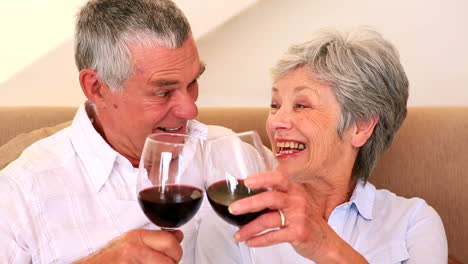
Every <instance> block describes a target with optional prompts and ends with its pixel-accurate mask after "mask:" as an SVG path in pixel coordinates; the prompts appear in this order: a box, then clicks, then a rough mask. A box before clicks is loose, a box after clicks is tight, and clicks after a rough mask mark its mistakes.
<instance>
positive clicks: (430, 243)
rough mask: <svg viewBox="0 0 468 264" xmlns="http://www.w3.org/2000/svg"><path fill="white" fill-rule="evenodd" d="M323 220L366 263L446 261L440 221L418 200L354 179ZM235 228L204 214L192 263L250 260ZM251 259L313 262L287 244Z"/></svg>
mask: <svg viewBox="0 0 468 264" xmlns="http://www.w3.org/2000/svg"><path fill="white" fill-rule="evenodd" d="M328 224H329V225H330V226H331V227H332V228H333V229H334V230H335V231H336V233H337V234H338V235H339V236H340V237H341V238H343V239H344V240H345V241H346V242H348V243H349V244H350V245H351V246H352V247H353V248H354V249H355V250H357V251H358V252H359V253H360V254H361V255H363V256H364V257H365V258H366V259H367V260H368V261H369V263H376V264H377V263H378V264H396V263H405V264H410V263H411V264H416V263H417V264H431V263H434V264H442V263H444V264H445V263H447V254H448V251H447V239H446V236H445V231H444V226H443V223H442V220H441V219H440V217H439V215H438V214H437V212H436V211H435V210H434V209H433V208H432V207H430V206H429V205H428V204H427V203H426V202H425V201H424V200H422V199H420V198H411V199H406V198H403V197H399V196H396V195H395V194H393V193H391V192H390V191H388V190H376V188H375V187H374V185H372V184H371V183H367V184H364V183H363V182H358V184H357V185H356V188H355V189H354V192H353V195H352V196H351V199H350V201H349V202H347V203H344V204H341V205H340V206H338V207H337V208H335V209H334V210H333V212H332V213H331V215H330V217H329V220H328ZM235 231H237V228H236V227H234V226H231V225H229V224H227V223H225V222H223V221H222V220H221V219H220V218H218V217H217V216H216V214H215V213H214V212H212V214H211V215H209V217H208V216H206V217H204V218H203V219H202V222H201V225H200V230H199V236H198V245H197V249H196V256H197V261H198V263H200V264H202V263H203V264H209V263H223V264H226V263H250V260H249V252H248V248H247V247H246V246H245V245H244V244H242V243H241V244H239V243H236V242H235V241H234V240H233V238H232V237H233V234H234V232H235ZM254 258H255V264H275V263H288V264H289V263H295V264H302V263H315V262H313V261H311V260H307V259H305V258H303V257H302V256H300V255H299V254H297V253H296V252H295V251H294V248H293V247H292V246H291V245H290V244H289V243H282V244H278V245H275V246H270V247H263V248H255V249H254Z"/></svg>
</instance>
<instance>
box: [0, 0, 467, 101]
mask: <svg viewBox="0 0 468 264" xmlns="http://www.w3.org/2000/svg"><path fill="white" fill-rule="evenodd" d="M44 1H45V0H44ZM44 1H40V2H41V3H44ZM56 1H59V0H49V1H45V2H50V3H53V2H56ZM70 1H71V0H70ZM180 1H181V3H183V1H182V0H180ZM184 1H185V0H184ZM225 1H226V2H223V5H227V3H232V1H227V0H225ZM249 1H250V0H243V2H244V4H240V7H238V9H239V10H241V9H242V10H244V9H243V8H245V7H247V6H248V5H249V4H250V3H249ZM60 2H61V1H60ZM83 2H84V0H75V2H74V3H75V4H74V5H77V4H76V3H83ZM220 2H221V1H216V0H213V1H212V2H204V4H206V5H203V6H200V9H199V11H196V12H195V11H194V7H193V6H191V5H188V4H186V7H184V6H181V8H182V9H183V10H184V8H186V10H185V11H186V12H187V13H188V12H192V14H190V15H189V14H188V16H189V20H192V21H194V22H195V21H197V22H196V23H194V24H198V23H200V22H198V20H197V17H202V18H206V17H208V16H213V19H214V20H217V21H218V22H217V23H218V24H216V26H213V27H212V28H215V30H214V31H211V32H210V33H208V34H206V35H202V37H201V38H199V39H198V44H199V49H200V53H201V55H202V59H203V60H204V61H205V62H206V63H207V65H208V67H207V72H206V73H205V74H204V76H203V77H202V79H201V92H200V99H199V105H201V106H214V105H216V106H219V105H229V106H266V105H268V104H269V96H270V92H269V91H270V86H271V83H270V78H269V68H270V67H271V66H272V65H273V64H274V62H275V61H276V60H277V59H278V57H279V56H280V54H282V53H283V52H284V51H285V50H286V49H287V47H288V46H289V45H291V44H292V43H295V42H298V41H304V40H306V39H308V37H309V36H310V34H311V33H312V32H313V31H315V30H316V29H318V28H320V27H324V26H326V27H339V28H349V27H353V26H356V25H363V24H366V25H372V26H374V27H375V28H376V29H378V30H379V31H381V32H382V33H383V34H384V36H386V37H387V38H388V39H390V40H391V41H392V42H393V43H394V44H395V46H397V48H398V49H399V51H400V55H401V58H402V62H403V65H404V67H405V69H406V72H407V74H408V77H409V79H410V85H411V87H410V100H409V104H410V105H468V87H467V83H468V30H467V29H466V25H468V16H467V15H466V14H468V2H467V1H464V0H409V1H408V0H393V1H388V0H353V1H349V0H288V1H285V0H261V1H258V2H257V4H255V5H253V6H252V7H251V8H249V9H246V10H244V11H243V12H242V13H240V14H239V15H237V16H235V17H234V18H233V19H231V20H229V21H228V22H227V23H225V24H224V25H221V26H220V25H219V23H220V19H219V12H224V11H222V10H220V9H216V8H215V9H212V8H210V7H212V5H215V3H218V5H219V3H220ZM250 2H255V1H250ZM210 3H211V4H210ZM57 6H58V7H60V5H57ZM1 8H3V3H2V7H1ZM1 8H0V9H1ZM67 8H68V9H67V12H69V14H68V16H72V17H73V15H74V13H76V10H75V9H70V8H69V7H67ZM228 9H230V10H231V9H232V8H228ZM70 10H71V11H73V12H71V11H70ZM0 11H1V10H0ZM3 12H5V11H4V10H3ZM8 12H23V13H24V11H21V10H20V9H18V10H17V11H15V10H11V11H8ZM41 12H42V16H43V17H48V16H53V15H54V14H55V13H56V12H58V11H57V10H55V9H51V10H49V9H47V10H46V9H44V10H41ZM48 12H49V13H48ZM200 12H202V13H201V14H203V16H200ZM0 13H1V12H0ZM23 13H21V14H22V16H21V19H24V20H25V21H23V22H25V23H26V24H28V23H29V27H20V28H18V29H19V30H17V31H12V30H11V29H12V28H15V27H16V26H17V25H16V24H15V23H0V32H2V35H3V36H2V41H1V42H0V64H2V65H14V58H15V56H16V58H23V57H26V58H29V59H30V60H29V63H28V64H26V65H25V66H24V68H23V69H22V70H21V71H19V72H17V73H16V74H14V75H13V76H12V77H11V78H8V79H7V80H6V81H4V82H3V83H1V82H2V80H0V105H78V104H79V103H80V102H82V101H83V99H84V97H83V96H82V94H81V90H80V88H79V85H78V81H77V72H76V69H75V66H74V62H73V48H72V40H71V39H70V38H69V37H67V38H63V39H62V40H61V41H57V40H55V42H49V47H50V50H49V51H48V52H47V53H44V54H42V55H41V56H38V58H35V57H34V56H31V55H29V53H28V49H30V48H33V47H36V44H39V43H41V45H43V44H42V43H43V41H44V39H47V38H48V37H49V36H51V35H54V34H57V33H60V32H61V29H60V28H59V27H58V25H57V24H60V23H61V21H62V20H61V19H56V20H55V21H54V23H55V24H50V25H48V26H41V27H40V28H35V27H34V25H35V20H34V19H31V20H28V16H25V15H24V14H23ZM213 14H218V15H213ZM232 15H233V13H227V14H226V15H225V16H226V17H231V16H232ZM61 16H63V15H61ZM15 18H16V19H17V18H18V16H15ZM36 19H37V18H36ZM47 21H48V20H47ZM64 22H65V24H66V25H68V26H67V27H68V29H69V30H71V31H72V30H73V28H72V23H71V22H70V21H69V20H68V19H66V20H65V21H64ZM62 26H63V25H62ZM7 28H8V30H7ZM202 31H203V28H202V29H200V32H202ZM208 31H209V30H208ZM5 32H7V33H6V34H5ZM11 32H13V33H14V34H16V35H8V34H9V33H11ZM13 33H11V34H13ZM67 34H70V33H69V32H68V33H66V34H65V35H67ZM23 35H25V36H28V38H26V40H24V39H21V38H20V36H23ZM15 41H16V42H17V43H18V45H10V46H8V47H6V46H5V44H4V43H6V42H8V43H11V42H15ZM10 53H11V54H13V55H15V56H6V55H5V54H10ZM0 69H2V68H0Z"/></svg>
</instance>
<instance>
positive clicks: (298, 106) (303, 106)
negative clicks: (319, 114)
mask: <svg viewBox="0 0 468 264" xmlns="http://www.w3.org/2000/svg"><path fill="white" fill-rule="evenodd" d="M296 108H307V106H306V105H303V104H296Z"/></svg>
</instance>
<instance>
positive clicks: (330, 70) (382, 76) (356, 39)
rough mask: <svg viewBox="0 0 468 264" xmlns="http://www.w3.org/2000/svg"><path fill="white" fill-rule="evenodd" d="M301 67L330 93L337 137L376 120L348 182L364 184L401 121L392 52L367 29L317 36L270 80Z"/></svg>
mask: <svg viewBox="0 0 468 264" xmlns="http://www.w3.org/2000/svg"><path fill="white" fill-rule="evenodd" d="M303 66H304V67H306V68H307V69H308V70H309V71H310V73H311V74H312V76H313V77H314V78H316V79H318V80H320V81H323V82H325V83H326V84H328V85H330V86H331V87H332V88H333V89H334V92H335V95H336V97H337V99H338V101H339V103H340V106H341V114H340V123H339V125H338V128H337V133H338V135H339V136H340V137H342V135H343V133H344V131H345V130H346V129H347V128H349V127H350V125H352V124H353V123H354V122H356V121H358V120H367V119H369V118H372V117H378V118H379V120H378V122H377V124H376V126H375V129H374V132H373V134H372V136H371V137H370V138H369V140H368V141H367V142H366V143H365V144H364V145H363V146H362V147H361V148H360V150H359V153H358V156H357V158H356V162H355V164H354V167H353V171H352V175H353V178H355V179H363V180H364V181H367V179H368V177H369V175H370V174H371V171H372V169H373V168H374V166H375V164H376V162H377V160H378V158H379V157H380V155H381V154H382V153H383V152H384V151H385V150H386V149H387V148H388V146H389V145H390V144H391V142H392V140H393V137H394V136H395V133H396V132H397V130H398V128H399V127H400V126H401V124H402V123H403V120H404V119H405V117H406V111H407V110H406V104H407V100H408V79H407V77H406V74H405V72H404V70H403V67H402V65H401V63H400V60H399V55H398V52H397V50H396V49H395V48H394V47H393V45H392V44H391V43H390V42H388V41H387V40H385V39H384V38H383V37H382V35H381V34H379V33H378V32H376V31H374V30H372V29H370V28H367V27H361V28H358V29H355V30H353V31H349V32H345V33H341V32H339V31H337V30H323V31H321V32H319V33H318V35H316V37H315V38H314V39H312V40H310V41H307V42H305V43H301V44H298V45H293V46H292V47H291V48H290V49H289V50H288V52H286V54H285V55H284V56H283V57H282V58H281V59H280V60H279V61H278V63H277V64H276V66H275V67H274V68H273V69H272V75H273V80H274V81H275V82H276V81H277V80H278V79H279V78H281V77H282V76H283V75H285V74H286V73H288V72H291V71H293V70H295V69H297V68H299V67H303Z"/></svg>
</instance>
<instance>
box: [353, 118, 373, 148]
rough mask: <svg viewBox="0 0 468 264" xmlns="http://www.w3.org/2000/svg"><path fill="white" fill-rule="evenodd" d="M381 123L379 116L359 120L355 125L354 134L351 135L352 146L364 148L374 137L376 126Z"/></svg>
mask: <svg viewBox="0 0 468 264" xmlns="http://www.w3.org/2000/svg"><path fill="white" fill-rule="evenodd" d="M378 121H379V117H378V116H373V117H369V118H368V119H365V120H358V121H356V122H355V123H354V129H353V134H352V135H351V144H352V145H353V147H356V148H359V147H362V146H363V145H364V144H365V143H366V141H367V140H368V139H369V138H370V137H371V136H372V133H373V132H374V128H375V125H377V122H378Z"/></svg>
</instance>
